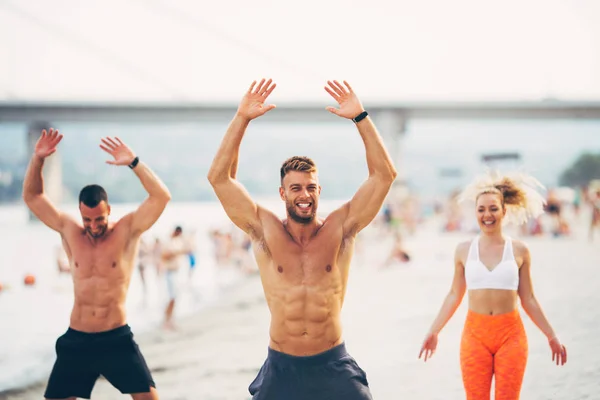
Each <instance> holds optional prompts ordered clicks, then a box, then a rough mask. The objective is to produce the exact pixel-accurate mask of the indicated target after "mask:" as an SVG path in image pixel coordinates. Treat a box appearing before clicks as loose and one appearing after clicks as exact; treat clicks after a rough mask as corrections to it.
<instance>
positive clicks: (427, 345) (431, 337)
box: [419, 332, 438, 361]
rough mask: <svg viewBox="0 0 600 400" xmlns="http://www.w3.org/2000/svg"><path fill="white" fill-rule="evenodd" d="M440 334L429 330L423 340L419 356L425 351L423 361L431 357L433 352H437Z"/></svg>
mask: <svg viewBox="0 0 600 400" xmlns="http://www.w3.org/2000/svg"><path fill="white" fill-rule="evenodd" d="M437 342H438V336H437V335H436V334H435V333H431V332H429V333H428V334H427V336H425V340H424V341H423V346H421V351H420V352H419V358H421V356H422V355H423V353H425V359H424V360H423V361H427V359H428V358H431V356H432V355H433V353H435V349H436V348H437Z"/></svg>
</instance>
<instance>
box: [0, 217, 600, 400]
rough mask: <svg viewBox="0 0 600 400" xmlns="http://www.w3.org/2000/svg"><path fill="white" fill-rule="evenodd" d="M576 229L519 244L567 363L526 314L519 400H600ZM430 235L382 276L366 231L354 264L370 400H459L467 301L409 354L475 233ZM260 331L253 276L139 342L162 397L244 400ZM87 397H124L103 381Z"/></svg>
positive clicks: (423, 233) (589, 257)
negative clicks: (429, 350)
mask: <svg viewBox="0 0 600 400" xmlns="http://www.w3.org/2000/svg"><path fill="white" fill-rule="evenodd" d="M586 220H587V219H585V217H584V216H583V215H582V216H581V221H583V222H585V221H586ZM583 222H582V223H580V224H578V225H577V227H578V228H577V229H576V231H575V237H573V238H564V239H556V238H552V237H549V236H546V237H538V238H524V240H525V241H526V243H527V244H528V245H529V247H530V250H531V253H532V258H533V266H532V275H533V281H534V289H535V293H536V295H537V297H538V300H539V301H540V303H541V305H542V307H543V309H544V311H545V313H546V315H547V317H548V318H549V320H550V322H551V323H552V325H553V327H554V329H555V330H556V332H557V333H558V334H559V336H560V338H561V340H562V341H563V343H564V344H565V345H566V346H567V349H568V356H569V359H568V360H569V361H568V363H567V365H565V366H563V367H557V366H556V365H554V364H553V363H552V362H551V354H550V350H549V347H548V345H547V342H546V339H545V337H544V336H543V335H542V334H541V332H540V331H539V330H538V329H537V328H536V327H535V326H534V325H533V324H532V322H531V321H530V320H529V318H528V317H527V316H526V315H525V314H524V313H523V312H522V316H523V320H524V323H525V328H526V330H527V335H528V339H529V361H528V365H527V371H526V374H525V380H524V385H523V390H522V396H521V398H522V399H525V400H550V399H552V400H554V399H560V400H580V399H581V400H583V399H599V398H600V379H599V378H598V377H600V359H599V358H598V357H597V350H599V349H600V336H599V335H598V326H599V325H600V322H599V321H600V310H599V309H598V307H597V305H598V304H599V300H600V294H599V293H598V289H600V284H599V282H600V280H599V278H598V270H597V268H598V266H600V247H598V244H597V243H596V244H592V243H590V242H589V241H588V240H587V235H586V234H587V232H586V231H585V224H584V223H583ZM435 229H436V226H434V225H430V226H429V227H425V228H424V229H422V230H420V231H419V232H418V233H417V234H416V235H415V236H414V237H411V238H409V239H407V242H406V245H407V247H408V249H409V250H410V252H411V254H412V255H413V259H414V261H413V262H411V263H410V264H408V265H395V266H392V267H390V268H387V269H380V268H379V265H380V264H381V260H382V259H383V257H385V256H386V254H385V252H386V251H387V249H388V248H389V244H390V243H389V241H388V240H387V239H385V240H380V239H378V238H376V237H373V234H371V235H369V236H368V237H366V238H365V239H364V240H363V242H362V243H361V248H362V250H361V251H360V253H358V254H357V255H356V257H355V263H354V265H353V267H352V271H351V274H350V279H349V283H348V291H347V297H346V302H345V305H344V310H343V323H344V332H345V333H344V338H345V340H346V345H347V347H348V350H349V352H350V353H351V354H352V355H353V356H354V358H355V359H356V360H357V361H358V363H359V365H361V367H362V368H363V369H364V370H365V371H366V372H367V377H368V380H369V384H370V386H371V390H372V393H373V397H374V398H375V399H384V400H392V399H419V400H421V399H423V400H442V399H443V400H447V399H464V394H463V388H462V382H461V375H460V370H459V358H458V350H459V339H460V334H461V329H462V325H463V322H464V317H465V313H466V299H465V300H464V301H463V303H462V305H461V307H460V308H459V310H458V311H457V313H456V314H455V316H454V317H453V319H452V320H451V321H450V322H449V323H448V325H447V326H446V328H445V329H444V331H443V332H442V333H441V335H440V342H439V345H438V351H437V352H436V354H435V355H434V357H433V358H432V359H431V360H430V361H428V362H427V363H424V362H423V361H422V360H418V359H417V355H418V352H419V349H420V346H421V341H422V340H423V336H424V334H425V333H426V331H427V329H428V328H429V326H430V324H431V322H432V320H433V318H434V317H435V315H436V313H437V312H438V309H439V307H440V305H441V303H442V300H443V298H444V296H445V295H446V293H447V291H448V289H449V286H450V282H451V277H452V269H453V266H452V261H451V260H452V255H453V251H454V247H455V246H456V244H457V243H459V242H460V241H461V240H465V239H469V238H471V237H473V235H468V234H463V233H461V234H444V235H440V234H437V233H436V232H435ZM513 237H515V236H513ZM268 325H269V313H268V309H267V305H266V303H265V301H264V298H263V293H262V287H261V284H260V279H259V277H258V276H253V277H250V278H249V279H247V280H245V281H244V282H242V283H240V284H239V285H237V286H235V287H232V288H231V289H229V291H228V292H227V293H225V295H224V296H223V300H222V301H221V302H220V303H219V304H218V305H215V306H214V307H211V308H210V309H207V310H204V311H202V312H200V313H198V314H196V315H193V316H191V317H188V318H186V319H184V320H181V322H180V330H179V331H178V332H175V333H165V332H162V331H153V332H148V333H145V334H140V335H136V340H137V341H138V344H139V345H140V348H141V350H142V352H143V353H144V354H145V357H146V360H147V362H148V365H149V366H150V368H151V370H152V373H153V376H154V379H155V381H156V384H157V388H158V391H159V393H160V396H161V398H162V399H167V400H186V399H202V400H230V399H231V400H243V399H249V398H250V396H249V394H248V390H247V388H248V385H249V384H250V382H251V381H252V380H253V379H254V377H255V375H256V373H257V372H258V369H259V368H260V366H261V364H262V363H263V361H264V359H265V357H266V351H267V343H268ZM49 372H50V371H48V373H49ZM44 386H45V382H40V383H39V384H37V385H33V386H31V387H29V388H26V389H22V390H19V391H14V392H12V393H4V394H1V395H0V399H2V400H9V399H11V400H12V399H23V400H29V399H40V398H42V396H43V390H44ZM92 398H95V399H106V400H113V399H124V398H129V397H128V396H125V395H122V394H120V393H119V392H118V391H117V390H116V389H114V388H113V387H111V386H110V385H109V384H108V383H107V382H106V381H105V380H103V379H99V380H98V382H97V383H96V386H95V388H94V392H93V394H92Z"/></svg>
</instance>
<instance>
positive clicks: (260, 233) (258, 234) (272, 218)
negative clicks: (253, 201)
mask: <svg viewBox="0 0 600 400" xmlns="http://www.w3.org/2000/svg"><path fill="white" fill-rule="evenodd" d="M256 207H257V213H258V220H259V221H260V223H259V224H258V225H255V224H252V225H248V226H247V233H248V235H250V238H251V239H252V240H261V239H263V238H264V236H265V232H270V231H272V230H273V229H275V230H277V229H282V228H283V221H281V219H279V217H278V216H277V215H275V213H274V212H273V211H271V210H269V209H266V208H264V207H263V206H260V205H257V206H256Z"/></svg>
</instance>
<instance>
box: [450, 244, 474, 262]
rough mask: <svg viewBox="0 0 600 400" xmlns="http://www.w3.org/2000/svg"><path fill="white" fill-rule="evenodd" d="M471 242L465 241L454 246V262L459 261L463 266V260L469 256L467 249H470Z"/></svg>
mask: <svg viewBox="0 0 600 400" xmlns="http://www.w3.org/2000/svg"><path fill="white" fill-rule="evenodd" d="M471 242H472V240H466V241H464V242H460V243H459V244H457V245H456V249H455V250H454V260H455V261H460V262H462V263H463V264H464V262H465V260H466V259H467V257H468V255H469V248H470V247H471Z"/></svg>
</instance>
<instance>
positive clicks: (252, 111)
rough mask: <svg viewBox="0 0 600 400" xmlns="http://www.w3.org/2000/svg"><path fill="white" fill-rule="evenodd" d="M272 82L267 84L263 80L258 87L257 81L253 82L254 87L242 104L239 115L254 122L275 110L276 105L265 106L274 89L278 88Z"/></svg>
mask: <svg viewBox="0 0 600 400" xmlns="http://www.w3.org/2000/svg"><path fill="white" fill-rule="evenodd" d="M272 82H273V81H272V80H271V79H269V80H268V81H267V82H265V80H264V79H261V81H260V83H259V84H258V86H256V81H254V82H252V85H250V88H249V89H248V91H247V92H246V94H245V95H244V97H243V98H242V101H241V102H240V105H239V107H238V111H237V113H238V115H241V116H242V117H244V118H247V119H249V120H252V119H254V118H256V117H260V116H261V115H263V114H264V113H266V112H267V111H270V110H272V109H274V108H275V104H265V100H267V97H269V95H270V94H271V92H272V91H273V89H275V87H276V86H277V85H276V84H275V83H272ZM255 86H256V87H255Z"/></svg>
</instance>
